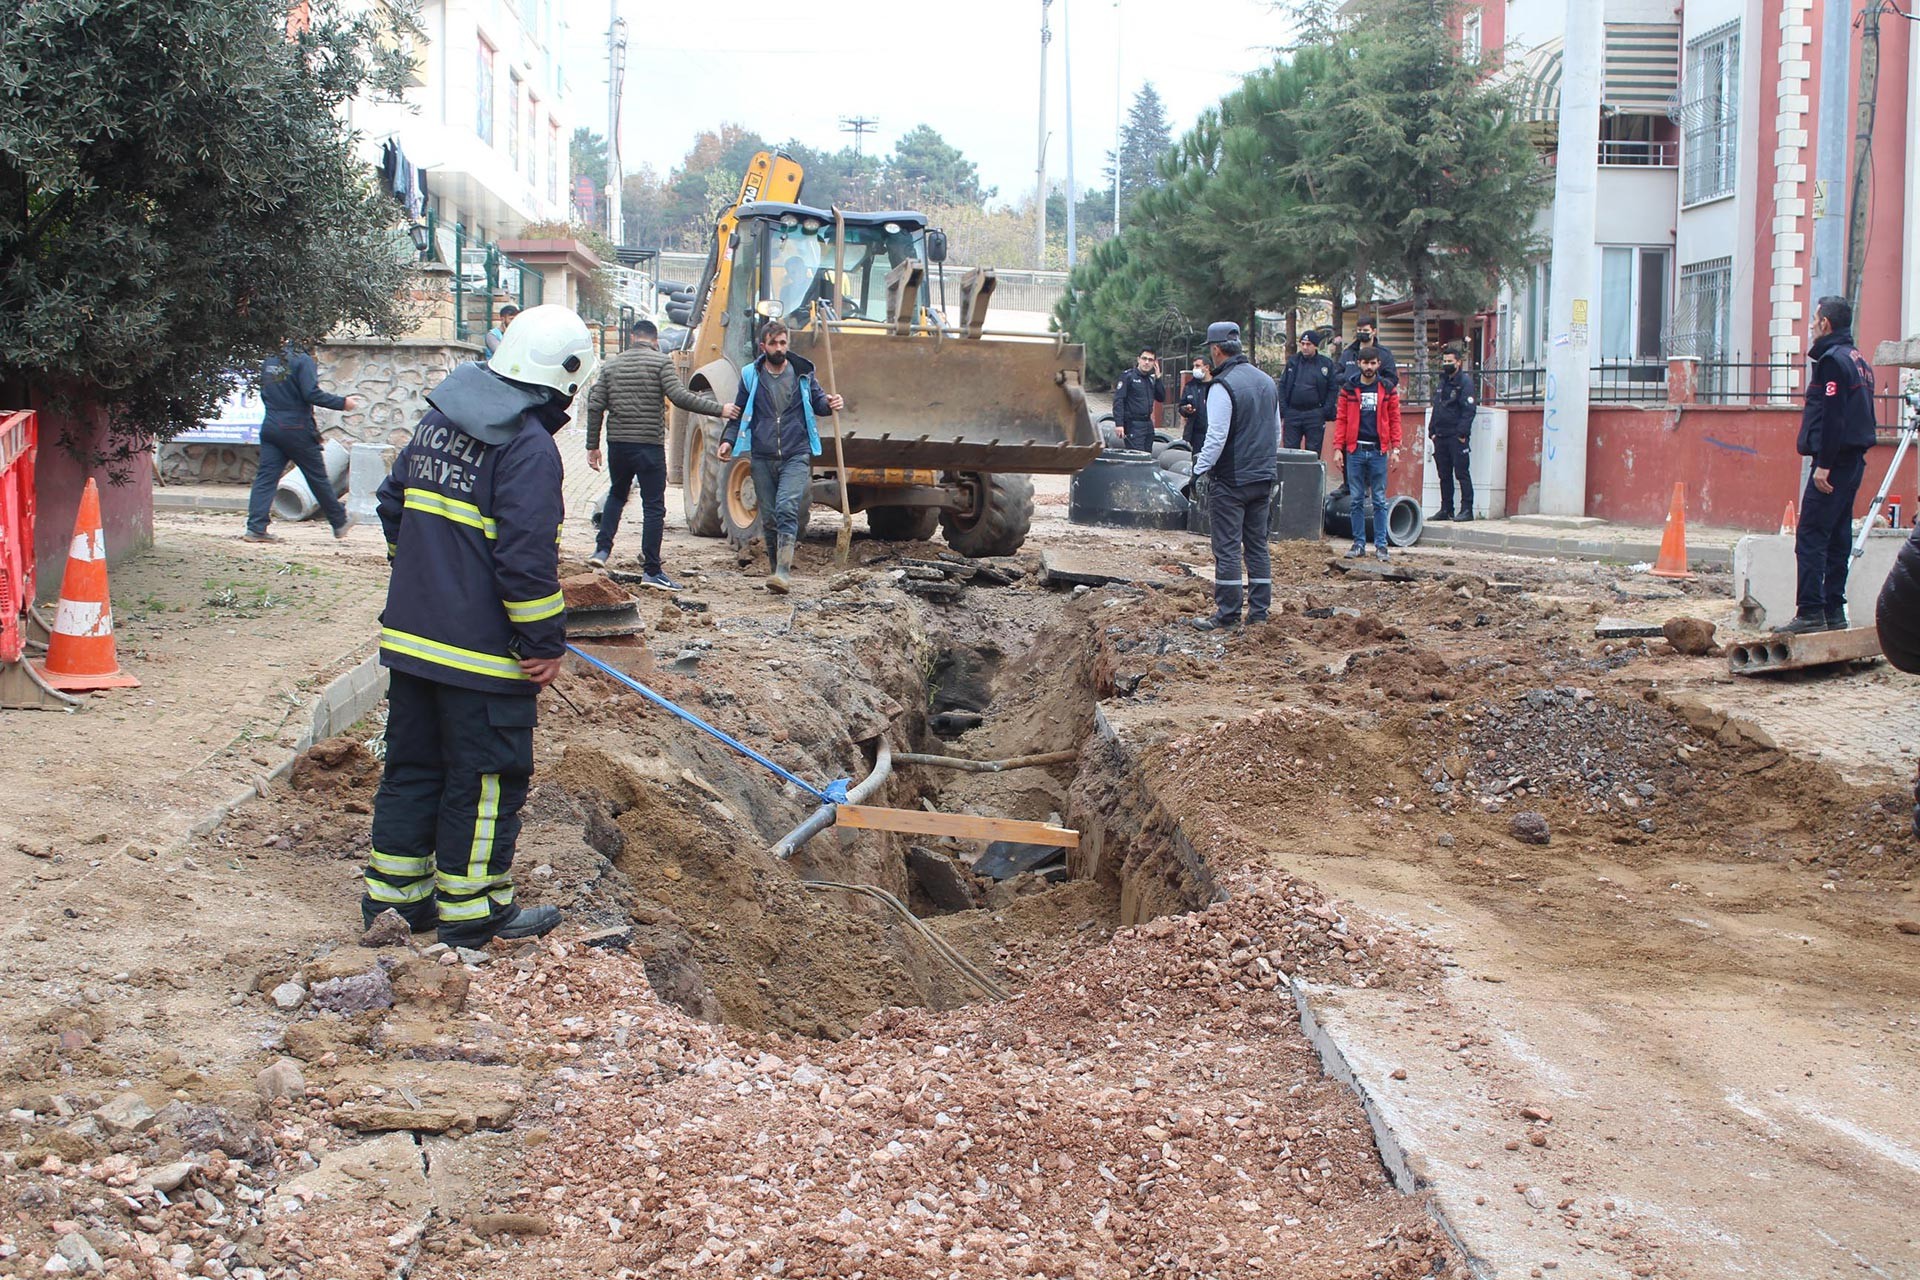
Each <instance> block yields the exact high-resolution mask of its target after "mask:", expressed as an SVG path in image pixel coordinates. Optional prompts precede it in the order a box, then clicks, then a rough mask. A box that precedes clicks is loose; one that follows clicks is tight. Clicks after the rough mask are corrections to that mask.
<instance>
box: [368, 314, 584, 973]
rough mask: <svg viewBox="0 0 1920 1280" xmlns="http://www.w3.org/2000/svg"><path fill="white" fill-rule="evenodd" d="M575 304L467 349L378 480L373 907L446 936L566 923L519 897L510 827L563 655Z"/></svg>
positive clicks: (503, 933) (514, 826)
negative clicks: (480, 351)
mask: <svg viewBox="0 0 1920 1280" xmlns="http://www.w3.org/2000/svg"><path fill="white" fill-rule="evenodd" d="M593 365H594V349H593V343H592V340H591V339H590V338H589V337H588V336H587V327H586V325H585V324H583V323H582V322H581V320H580V317H578V316H576V315H575V314H574V313H573V312H572V311H569V310H568V309H567V308H565V307H558V306H541V307H533V308H530V309H529V310H526V311H523V312H521V313H520V315H519V316H517V317H516V318H515V320H514V322H513V327H512V328H510V329H508V330H507V331H506V334H505V335H504V336H503V337H502V339H501V342H500V346H499V349H498V350H496V351H495V352H494V353H493V355H492V356H491V357H490V358H489V359H488V360H487V362H486V363H484V364H482V363H478V362H476V363H472V364H464V365H461V366H460V367H459V368H457V369H455V370H454V371H453V372H452V373H451V374H449V375H448V376H447V378H446V380H445V381H444V382H442V383H440V385H439V386H437V387H435V388H434V389H433V390H432V391H430V392H428V393H427V403H428V405H429V406H431V407H430V408H429V409H428V410H427V412H426V415H425V416H424V417H422V418H421V420H420V425H419V427H418V428H417V429H416V430H415V431H414V434H413V439H412V441H410V442H409V443H408V444H407V446H406V447H405V448H403V449H401V450H400V456H399V457H398V458H397V459H396V460H395V461H394V465H393V472H392V474H390V475H389V476H388V477H387V479H386V481H385V482H384V483H383V484H381V486H380V491H379V502H378V505H379V512H380V523H381V525H382V526H383V527H384V528H385V530H386V535H387V556H388V558H389V560H390V561H391V563H392V565H393V578H392V582H391V584H390V585H389V587H388V589H387V607H386V610H385V612H383V613H382V614H381V615H380V624H381V626H380V662H381V665H382V666H385V667H386V668H387V669H388V671H389V673H390V685H389V688H388V693H387V706H388V711H387V756H386V771H385V773H384V774H383V775H382V777H381V779H380V790H379V793H378V795H377V796H376V797H375V798H374V807H373V854H372V857H371V859H370V861H369V862H368V865H367V871H366V894H365V896H364V897H363V898H362V899H361V902H360V911H361V916H362V919H363V920H364V921H365V922H366V923H368V924H369V925H370V924H371V923H372V921H373V918H374V917H375V916H376V915H378V914H379V913H380V912H382V911H384V910H386V909H388V908H392V909H394V910H396V911H398V912H399V913H400V914H401V915H402V916H404V917H405V918H406V920H407V923H408V924H410V925H411V926H413V928H414V929H415V930H416V931H420V930H426V929H431V928H434V927H435V926H436V925H438V927H439V930H440V941H442V942H444V943H446V944H448V945H449V946H459V947H480V946H484V945H485V944H486V943H487V942H488V941H490V940H491V939H493V938H527V937H535V936H538V935H540V934H543V933H546V932H547V931H548V930H550V929H552V928H553V927H554V926H555V925H557V924H559V923H560V911H559V909H558V908H555V907H549V906H539V907H522V906H520V905H519V904H518V903H516V902H515V901H514V899H513V877H512V874H511V869H512V866H513V846H514V840H515V838H516V837H517V836H518V835H519V833H520V816H519V815H520V806H521V805H522V804H523V803H525V801H526V798H527V785H528V782H529V780H530V779H531V777H532V775H533V725H534V702H535V698H536V696H537V695H538V693H539V692H540V690H541V689H542V688H544V687H546V686H547V685H548V684H550V683H551V682H552V681H553V678H554V676H555V675H557V674H558V673H559V670H560V659H561V655H562V654H563V653H564V652H565V648H566V606H565V604H564V603H563V602H562V598H561V594H560V577H559V552H560V547H559V535H560V522H561V517H562V500H561V464H560V451H559V449H558V448H557V447H555V445H554V442H553V433H554V432H556V431H558V430H559V429H560V428H561V427H562V426H563V425H565V424H566V422H567V417H568V414H567V410H568V407H569V405H570V404H571V403H572V400H573V396H574V393H575V392H577V391H578V390H579V389H580V387H581V385H582V384H584V383H585V382H586V380H587V377H588V375H589V374H591V373H592V372H593Z"/></svg>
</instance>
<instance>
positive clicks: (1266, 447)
mask: <svg viewBox="0 0 1920 1280" xmlns="http://www.w3.org/2000/svg"><path fill="white" fill-rule="evenodd" d="M1207 347H1208V351H1209V353H1210V354H1211V355H1212V357H1213V381H1212V382H1210V383H1208V384H1207V387H1208V389H1207V438H1206V441H1205V442H1204V443H1203V444H1202V445H1201V446H1200V452H1199V454H1198V455H1197V456H1196V457H1195V458H1194V460H1193V482H1194V487H1195V489H1196V490H1200V489H1204V490H1205V491H1206V502H1207V515H1208V522H1209V531H1210V533H1211V535H1212V538H1213V615H1212V616H1211V617H1207V618H1197V619H1195V620H1194V623H1193V625H1194V626H1196V627H1198V628H1199V629H1200V630H1202V631H1215V630H1218V629H1220V628H1223V627H1237V626H1239V625H1240V604H1241V600H1242V598H1243V593H1244V598H1245V600H1246V607H1247V621H1248V622H1249V623H1255V622H1265V621H1266V620H1267V615H1268V613H1269V612H1270V611H1271V610H1272V608H1273V566H1272V548H1271V547H1269V546H1268V545H1267V516H1268V512H1269V510H1270V506H1271V503H1272V501H1273V484H1274V481H1276V480H1278V479H1279V478H1280V470H1279V447H1280V389H1279V388H1278V387H1276V386H1275V385H1274V383H1273V379H1272V378H1270V377H1268V376H1267V375H1266V374H1265V373H1263V372H1261V371H1260V370H1259V369H1257V368H1255V367H1254V365H1253V364H1252V363H1251V362H1249V361H1248V359H1247V358H1246V356H1244V355H1242V354H1241V351H1240V326H1239V325H1237V324H1234V323H1233V322H1232V321H1230V320H1223V321H1219V322H1217V323H1215V324H1210V325H1208V326H1207ZM1243 554H1244V557H1245V560H1244V568H1243V567H1242V556H1243Z"/></svg>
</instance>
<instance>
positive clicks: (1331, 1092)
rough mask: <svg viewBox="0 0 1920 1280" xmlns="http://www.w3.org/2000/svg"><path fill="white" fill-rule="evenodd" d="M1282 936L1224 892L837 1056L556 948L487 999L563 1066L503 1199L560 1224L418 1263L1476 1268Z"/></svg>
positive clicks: (1323, 1272) (1015, 1270)
mask: <svg viewBox="0 0 1920 1280" xmlns="http://www.w3.org/2000/svg"><path fill="white" fill-rule="evenodd" d="M1268 927H1269V924H1268V922H1267V920H1266V916H1265V913H1264V912H1263V910H1262V909H1261V908H1259V907H1258V906H1254V905H1251V904H1240V903H1233V904H1226V905H1223V906H1220V907H1216V908H1214V909H1212V910H1210V911H1208V912H1206V913H1203V914H1200V915H1197V916H1192V917H1188V918H1186V919H1183V920H1180V921H1163V922H1158V923H1156V924H1154V925H1151V926H1149V927H1147V928H1145V929H1141V930H1132V931H1125V932H1123V933H1122V934H1121V935H1118V936H1116V938H1115V939H1114V940H1113V941H1112V943H1110V944H1108V945H1106V946H1103V947H1100V948H1098V949H1096V950H1094V951H1092V952H1090V953H1088V954H1087V955H1086V956H1084V957H1082V958H1081V959H1080V960H1079V961H1077V962H1076V963H1074V964H1072V965H1070V966H1068V967H1066V968H1064V969H1061V970H1059V971H1057V972H1055V973H1052V974H1049V975H1047V976H1046V977H1044V978H1042V979H1040V980H1039V981H1038V982H1036V983H1035V984H1034V986H1033V987H1031V988H1030V989H1029V990H1028V991H1027V992H1026V993H1025V994H1024V995H1022V996H1020V997H1019V998H1017V999H1015V1000H1014V1001H1012V1002H1010V1003H1008V1004H1006V1005H1004V1006H1000V1007H996V1008H993V1009H981V1010H972V1009H969V1010H963V1011H958V1012H954V1013H949V1014H938V1013H932V1012H926V1011H901V1010H894V1011H888V1012H885V1013H880V1014H876V1015H874V1016H873V1017H872V1018H871V1019H869V1020H868V1022H867V1023H866V1024H865V1025H864V1026H863V1027H862V1028H861V1032H860V1034H859V1035H858V1036H857V1037H856V1038H854V1039H851V1040H848V1041H845V1042H842V1043H840V1044H838V1045H821V1044H817V1043H812V1042H807V1041H795V1040H790V1039H784V1038H781V1037H778V1036H774V1035H768V1036H764V1037H753V1036H739V1037H735V1036H730V1035H728V1034H726V1033H723V1032H719V1031H716V1030H715V1029H713V1028H710V1027H706V1026H702V1025H699V1024H696V1023H692V1022H690V1021H688V1020H687V1019H685V1018H683V1017H681V1016H679V1015H678V1014H677V1013H675V1012H674V1011H672V1010H670V1009H667V1008H665V1007H663V1006H661V1005H660V1004H658V1003H657V1002H656V1001H654V1000H653V999H652V998H651V996H650V994H649V993H648V992H647V989H646V984H645V982H644V979H643V976H642V975H641V973H640V972H639V971H638V970H637V968H636V966H634V964H633V963H632V962H631V961H630V960H628V959H626V958H624V957H621V956H619V955H602V954H594V955H591V956H584V957H583V956H579V955H573V956H566V955H564V954H562V951H563V949H554V948H549V949H547V950H546V951H544V952H542V953H541V954H540V956H539V957H538V960H537V962H536V963H535V964H534V965H533V966H532V967H531V968H530V969H527V970H525V971H510V973H511V976H510V977H509V978H508V980H507V981H506V982H504V983H498V984H496V983H493V982H491V981H490V982H488V983H486V984H483V987H482V989H481V990H479V991H478V992H477V993H476V996H475V1001H476V1004H477V1005H478V1006H479V1007H480V1008H481V1009H482V1010H483V1011H485V1012H487V1013H488V1014H490V1015H491V1016H493V1017H494V1018H496V1019H498V1020H500V1021H502V1022H503V1023H506V1022H513V1023H518V1022H521V1021H525V1022H527V1024H528V1028H529V1033H530V1034H534V1035H536V1036H537V1034H538V1029H540V1028H544V1029H545V1034H547V1035H549V1036H551V1037H552V1046H551V1050H550V1052H551V1053H552V1054H553V1055H554V1058H555V1060H556V1061H557V1062H558V1063H560V1064H561V1066H560V1070H559V1072H558V1074H557V1076H556V1079H555V1083H556V1086H558V1088H557V1090H556V1092H555V1093H553V1094H552V1095H550V1098H549V1101H548V1105H549V1107H550V1111H549V1113H548V1114H546V1115H543V1116H540V1117H539V1128H540V1131H541V1133H542V1134H543V1140H542V1142H541V1143H540V1144H539V1145H538V1146H536V1147H534V1148H533V1149H532V1151H531V1152H530V1154H529V1156H528V1159H527V1162H526V1164H525V1166H524V1167H523V1168H522V1169H520V1170H519V1179H518V1185H517V1186H516V1187H513V1188H511V1189H506V1190H503V1191H502V1193H501V1194H500V1195H499V1196H498V1197H497V1199H496V1201H495V1202H494V1203H492V1204H490V1205H488V1206H486V1207H487V1209H488V1210H489V1211H492V1212H497V1211H503V1210H510V1211H514V1212H520V1213H525V1214H529V1215H532V1216H533V1217H535V1218H537V1219H538V1229H539V1230H540V1231H542V1232H543V1234H541V1235H537V1236H531V1237H527V1238H526V1240H525V1243H524V1245H522V1246H521V1247H519V1248H515V1249H500V1248H497V1247H492V1245H491V1243H490V1242H487V1241H481V1240H479V1239H477V1238H474V1239H469V1238H468V1237H467V1235H466V1234H465V1233H463V1231H462V1229H461V1228H460V1226H458V1225H457V1224H456V1225H455V1226H454V1227H453V1229H452V1230H450V1231H448V1232H446V1233H444V1234H441V1233H436V1234H435V1235H433V1236H431V1237H430V1238H429V1241H428V1245H427V1252H426V1253H425V1254H423V1255H422V1257H421V1258H420V1259H419V1261H418V1263H417V1264H416V1267H415V1271H414V1274H415V1275H418V1276H423V1277H431V1276H454V1275H461V1274H468V1273H470V1271H471V1269H472V1268H473V1267H476V1266H484V1267H485V1268H486V1270H487V1272H488V1274H490V1275H495V1276H501V1277H508V1278H511V1277H515V1276H536V1275H539V1276H545V1275H548V1274H552V1271H553V1269H554V1268H556V1267H560V1268H562V1269H564V1268H565V1267H568V1266H574V1267H584V1268H586V1269H589V1270H591V1271H592V1272H593V1273H594V1274H601V1275H608V1276H619V1275H625V1276H640V1275H651V1274H660V1273H662V1272H665V1271H670V1270H681V1269H686V1268H696V1269H699V1268H708V1267H711V1268H715V1269H716V1270H717V1271H719V1272H721V1273H725V1274H739V1275H747V1274H753V1275H788V1276H822V1275H854V1274H864V1275H866V1276H870V1277H903V1278H904V1277H921V1276H927V1275H934V1274H938V1275H943V1276H981V1277H988V1276H992V1277H1000V1276H1006V1275H1017V1274H1034V1275H1055V1276H1060V1275H1083V1274H1085V1275H1091V1274H1111V1275H1156V1276H1194V1277H1199V1276H1207V1277H1216V1276H1217V1277H1223V1278H1224V1277H1239V1276H1245V1275H1250V1274H1260V1273H1269V1274H1286V1275H1294V1276H1300V1277H1309V1278H1311V1277H1322V1276H1325V1277H1331V1276H1355V1275H1369V1276H1373V1275H1378V1276H1388V1275H1392V1276H1400V1275H1407V1276H1411V1275H1428V1274H1445V1275H1454V1274H1462V1275H1463V1274H1464V1272H1459V1271H1457V1270H1455V1269H1453V1264H1452V1263H1451V1262H1450V1260H1449V1259H1448V1256H1447V1251H1446V1249H1445V1246H1444V1244H1443V1242H1442V1241H1441V1240H1440V1239H1439V1238H1438V1235H1437V1232H1435V1230H1434V1229H1433V1227H1432V1226H1431V1224H1430V1223H1428V1222H1427V1221H1426V1220H1425V1218H1424V1215H1423V1213H1422V1212H1421V1210H1420V1208H1419V1206H1418V1204H1417V1203H1415V1202H1413V1201H1409V1200H1407V1199H1405V1198H1403V1197H1400V1196H1399V1195H1397V1194H1396V1193H1394V1192H1393V1191H1392V1190H1391V1188H1390V1187H1389V1186H1388V1185H1387V1183H1386V1179H1385V1176H1384V1174H1383V1172H1382V1170H1381V1168H1380V1166H1379V1162H1378V1160H1377V1158H1376V1156H1375V1154H1374V1152H1373V1148H1372V1144H1371V1140H1370V1137H1369V1134H1368V1132H1367V1130H1366V1127H1365V1124H1364V1122H1363V1121H1362V1120H1361V1119H1360V1116H1359V1113H1358V1111H1357V1109H1356V1108H1355V1107H1354V1105H1353V1102H1352V1099H1351V1097H1350V1095H1348V1094H1347V1093H1346V1091H1345V1090H1344V1089H1343V1088H1342V1087H1340V1086H1338V1085H1336V1084H1333V1083H1332V1082H1330V1081H1327V1080H1326V1079H1324V1078H1323V1077H1322V1076H1321V1074H1320V1070H1319V1064H1318V1062H1317V1060H1316V1059H1315V1058H1314V1057H1313V1055H1312V1053H1311V1051H1310V1050H1309V1049H1308V1048H1307V1047H1306V1045H1305V1044H1304V1042H1303V1041H1302V1040H1301V1039H1300V1038H1299V1036H1298V1033H1297V1030H1296V1028H1295V1026H1294V1023H1293V1017H1292V1013H1291V1009H1290V999H1289V997H1288V996H1287V994H1286V992H1285V991H1284V989H1277V988H1276V986H1275V983H1274V981H1273V979H1274V978H1275V976H1276V975H1275V973H1274V971H1273V970H1272V969H1271V968H1270V967H1263V966H1264V965H1265V964H1266V962H1265V958H1264V957H1263V956H1248V955H1245V954H1243V953H1245V952H1246V951H1247V949H1248V947H1247V945H1246V944H1249V943H1251V942H1252V940H1253V939H1254V937H1255V936H1256V935H1259V934H1260V933H1262V932H1263V931H1264V930H1265V929H1267V928H1268ZM500 972H501V971H500V970H498V969H496V970H494V971H492V974H490V975H489V976H490V977H492V976H493V974H498V973H500ZM532 1119H533V1117H527V1120H528V1121H529V1122H531V1121H532ZM614 1134H619V1135H625V1136H624V1137H622V1138H621V1139H620V1140H619V1141H618V1142H610V1141H608V1136H609V1135H614Z"/></svg>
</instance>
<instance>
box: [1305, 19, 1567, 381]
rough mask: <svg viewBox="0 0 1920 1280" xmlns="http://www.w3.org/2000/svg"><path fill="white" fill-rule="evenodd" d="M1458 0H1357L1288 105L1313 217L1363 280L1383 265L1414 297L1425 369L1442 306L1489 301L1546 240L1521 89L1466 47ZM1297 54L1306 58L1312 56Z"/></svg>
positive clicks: (1539, 174)
mask: <svg viewBox="0 0 1920 1280" xmlns="http://www.w3.org/2000/svg"><path fill="white" fill-rule="evenodd" d="M1459 9H1460V6H1459V3H1458V0H1354V2H1353V3H1352V4H1351V5H1350V6H1349V8H1348V10H1347V11H1346V12H1347V15H1348V16H1349V17H1350V18H1351V19H1352V21H1351V23H1350V24H1348V25H1345V26H1342V27H1341V28H1339V29H1338V30H1337V31H1336V32H1335V34H1334V36H1333V37H1332V39H1331V43H1330V44H1329V45H1327V46H1325V47H1324V49H1323V50H1322V51H1320V52H1318V53H1316V51H1313V50H1307V51H1303V52H1302V54H1301V55H1300V58H1307V57H1309V56H1317V57H1319V58H1320V59H1321V61H1320V64H1319V67H1318V73H1317V75H1316V89H1315V92H1314V93H1312V94H1311V95H1309V96H1308V98H1307V99H1305V100H1303V101H1302V103H1301V104H1300V105H1299V107H1298V108H1297V109H1296V110H1293V111H1290V112H1289V113H1288V120H1287V123H1288V124H1289V125H1290V126H1291V127H1292V129H1293V131H1294V132H1295V134H1296V135H1297V137H1298V140H1299V147H1300V155H1299V158H1298V160H1297V161H1296V162H1295V164H1294V165H1293V166H1292V171H1291V176H1292V177H1293V178H1294V179H1295V180H1296V181H1297V182H1298V184H1299V186H1300V188H1301V189H1302V190H1303V191H1304V192H1306V193H1307V194H1308V202H1307V204H1306V206H1305V212H1306V214H1307V220H1306V221H1305V222H1303V223H1302V225H1301V230H1302V231H1307V230H1311V229H1319V230H1320V231H1322V232H1323V233H1325V238H1324V239H1323V245H1324V247H1325V248H1326V250H1327V251H1328V252H1329V253H1331V254H1333V255H1335V256H1337V257H1338V258H1339V259H1341V260H1344V261H1345V262H1346V263H1348V264H1349V265H1350V268H1351V277H1350V278H1351V279H1352V280H1353V281H1354V282H1356V283H1357V284H1358V285H1359V288H1357V289H1356V292H1361V291H1363V290H1364V288H1365V286H1364V281H1365V279H1366V277H1368V276H1369V275H1376V276H1379V277H1381V278H1382V279H1385V280H1387V281H1390V282H1391V283H1393V284H1395V285H1398V286H1400V287H1403V288H1405V289H1406V291H1407V293H1408V295H1409V296H1410V297H1411V299H1412V301H1413V306H1414V345H1415V350H1414V353H1413V356H1414V359H1413V366H1414V369H1415V371H1416V372H1417V373H1421V374H1424V372H1425V370H1426V364H1427V340H1426V326H1427V321H1428V318H1429V316H1430V314H1431V312H1432V310H1433V309H1434V308H1435V307H1444V308H1450V309H1453V310H1457V311H1460V312H1462V313H1468V312H1471V311H1473V310H1475V309H1477V308H1479V307H1481V306H1483V305H1485V304H1486V302H1487V301H1488V300H1489V299H1490V298H1492V297H1493V296H1494V294H1495V293H1496V292H1497V291H1498V289H1499V285H1500V282H1501V280H1502V279H1504V278H1511V277H1512V276H1514V275H1516V274H1518V273H1519V271H1520V270H1522V269H1523V268H1524V267H1525V265H1526V264H1527V262H1528V261H1529V259H1530V258H1531V257H1532V256H1533V255H1534V254H1535V253H1537V251H1538V246H1537V244H1536V237H1535V236H1534V235H1533V233H1532V230H1531V226H1532V222H1533V216H1534V214H1535V213H1536V212H1537V211H1538V210H1539V209H1540V208H1541V207H1542V206H1543V205H1544V204H1545V202H1546V200H1547V199H1548V197H1549V194H1550V187H1549V185H1548V182H1547V178H1546V170H1545V167H1544V165H1543V164H1542V163H1541V162H1540V159H1539V156H1538V155H1537V154H1536V153H1535V151H1534V149H1533V147H1532V145H1531V144H1530V143H1529V141H1528V139H1527V135H1526V132H1525V130H1524V127H1523V126H1522V125H1521V123H1520V121H1519V118H1518V115H1517V113H1516V112H1515V111H1514V110H1513V105H1512V101H1511V98H1510V96H1509V91H1508V90H1507V89H1505V88H1502V87H1500V86H1498V85H1495V84H1493V83H1490V82H1486V81H1482V80H1481V79H1480V78H1479V74H1478V70H1477V68H1476V67H1475V66H1473V65H1472V64H1470V63H1468V62H1466V61H1465V60H1464V59H1463V58H1462V56H1461V50H1460V43H1459V40H1458V37H1457V35H1456V32H1457V31H1458V29H1459V28H1458V16H1459ZM1300 58H1297V59H1296V62H1298V61H1299V60H1300Z"/></svg>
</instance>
